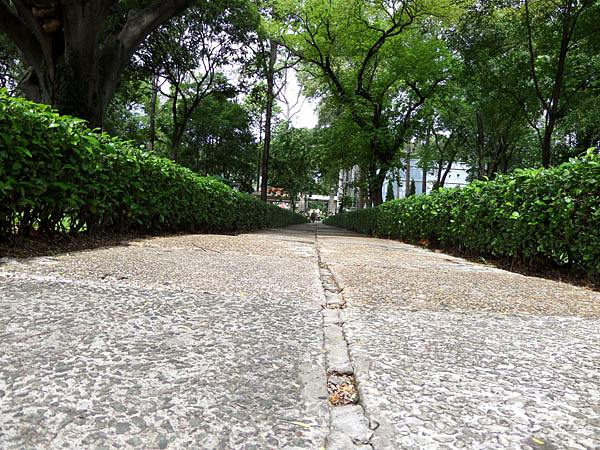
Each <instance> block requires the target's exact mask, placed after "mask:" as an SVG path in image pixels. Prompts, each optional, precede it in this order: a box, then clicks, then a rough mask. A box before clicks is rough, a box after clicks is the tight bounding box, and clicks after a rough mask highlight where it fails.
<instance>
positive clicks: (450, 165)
mask: <svg viewBox="0 0 600 450" xmlns="http://www.w3.org/2000/svg"><path fill="white" fill-rule="evenodd" d="M451 168H452V161H448V165H447V166H446V170H444V175H442V181H441V184H440V187H444V184H445V183H446V177H447V176H448V174H449V173H450V169H451Z"/></svg>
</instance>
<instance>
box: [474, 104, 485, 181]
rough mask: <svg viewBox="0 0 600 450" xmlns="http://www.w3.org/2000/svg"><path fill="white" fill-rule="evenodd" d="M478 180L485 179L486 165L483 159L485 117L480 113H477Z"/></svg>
mask: <svg viewBox="0 0 600 450" xmlns="http://www.w3.org/2000/svg"><path fill="white" fill-rule="evenodd" d="M476 116H477V164H478V168H477V178H478V179H479V180H483V179H484V173H485V163H484V159H483V117H482V115H481V112H480V111H477V113H476Z"/></svg>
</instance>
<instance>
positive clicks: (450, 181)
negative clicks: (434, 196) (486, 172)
mask: <svg viewBox="0 0 600 450" xmlns="http://www.w3.org/2000/svg"><path fill="white" fill-rule="evenodd" d="M402 164H403V165H404V166H405V167H406V161H405V160H402ZM470 169H471V166H470V165H469V164H467V163H464V162H454V163H452V165H451V166H450V171H449V172H448V175H447V176H446V181H445V182H444V187H445V188H453V187H464V186H466V185H467V184H469V181H467V178H468V176H469V170H470ZM442 170H443V171H445V170H446V166H444V168H443V169H442ZM406 172H409V173H410V179H409V180H408V182H407V180H406ZM423 172H424V170H423V169H421V168H420V167H419V160H418V159H411V160H410V169H409V170H398V177H397V179H398V180H399V182H398V181H397V180H393V181H392V183H393V186H394V196H395V198H404V197H406V193H407V187H409V186H410V181H411V180H415V186H416V188H417V192H416V194H417V195H420V194H423V193H426V194H429V193H430V192H431V191H432V190H433V185H434V183H435V182H436V181H437V168H436V169H430V170H429V171H428V172H427V173H426V174H425V177H423ZM442 173H443V172H442ZM423 178H425V183H423ZM388 183H389V181H387V180H386V182H385V183H383V191H382V192H383V197H384V198H385V193H386V191H387V185H388Z"/></svg>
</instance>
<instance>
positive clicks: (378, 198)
mask: <svg viewBox="0 0 600 450" xmlns="http://www.w3.org/2000/svg"><path fill="white" fill-rule="evenodd" d="M386 174H387V168H384V167H382V168H381V169H380V170H379V173H378V174H374V175H373V177H372V182H371V186H372V189H371V200H372V206H378V205H381V204H382V203H383V183H385V176H386Z"/></svg>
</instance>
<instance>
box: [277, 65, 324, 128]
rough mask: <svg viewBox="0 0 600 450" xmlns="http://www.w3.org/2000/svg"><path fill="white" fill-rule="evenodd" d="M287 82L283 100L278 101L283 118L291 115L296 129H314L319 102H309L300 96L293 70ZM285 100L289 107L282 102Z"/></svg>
mask: <svg viewBox="0 0 600 450" xmlns="http://www.w3.org/2000/svg"><path fill="white" fill-rule="evenodd" d="M287 81H288V82H287V85H286V86H285V89H284V90H282V92H281V95H280V97H281V98H280V99H278V101H277V103H278V105H279V107H280V108H281V113H282V115H283V117H284V118H287V117H286V116H287V115H288V114H289V115H290V116H291V117H292V124H293V125H294V127H296V128H314V127H315V126H316V125H317V121H318V118H317V114H316V112H315V110H316V108H317V102H315V101H309V100H308V99H306V98H305V97H304V96H303V95H302V94H300V95H299V91H300V86H299V85H298V80H297V79H296V73H295V72H294V71H293V70H288V80H287ZM283 98H285V99H287V103H288V104H289V106H288V105H286V103H285V102H284V101H282V100H283ZM288 108H289V111H288Z"/></svg>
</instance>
